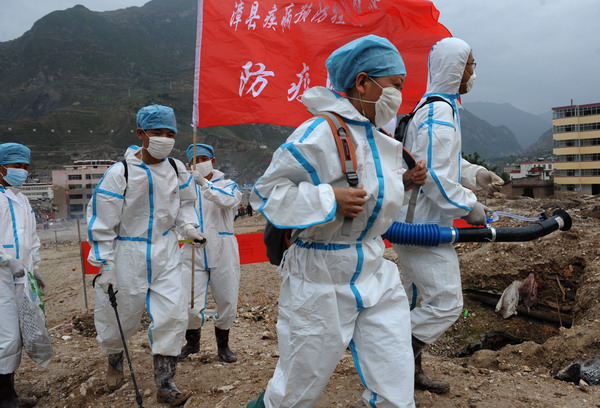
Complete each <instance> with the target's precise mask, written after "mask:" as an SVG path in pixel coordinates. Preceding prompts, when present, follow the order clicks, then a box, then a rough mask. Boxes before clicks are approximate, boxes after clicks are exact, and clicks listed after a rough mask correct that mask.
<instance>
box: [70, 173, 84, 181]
mask: <svg viewBox="0 0 600 408" xmlns="http://www.w3.org/2000/svg"><path fill="white" fill-rule="evenodd" d="M69 180H81V174H69Z"/></svg>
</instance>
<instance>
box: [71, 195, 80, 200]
mask: <svg viewBox="0 0 600 408" xmlns="http://www.w3.org/2000/svg"><path fill="white" fill-rule="evenodd" d="M69 198H70V199H71V200H81V199H82V198H83V195H82V194H71V195H70V196H69Z"/></svg>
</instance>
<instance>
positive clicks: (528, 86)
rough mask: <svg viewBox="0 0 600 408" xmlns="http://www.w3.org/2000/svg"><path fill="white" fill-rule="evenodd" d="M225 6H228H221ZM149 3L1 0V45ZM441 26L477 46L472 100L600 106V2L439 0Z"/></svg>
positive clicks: (538, 108) (543, 108)
mask: <svg viewBox="0 0 600 408" xmlns="http://www.w3.org/2000/svg"><path fill="white" fill-rule="evenodd" d="M221 1H225V0H221ZM146 2H147V0H79V1H77V0H1V3H2V5H1V6H0V41H7V40H11V39H14V38H17V37H19V36H21V35H22V34H23V33H24V32H25V31H27V30H29V29H30V28H31V26H32V25H33V23H34V22H35V21H36V20H38V19H39V18H41V17H43V16H44V15H46V14H48V13H49V12H51V11H54V10H63V9H65V8H69V7H72V6H74V5H76V4H83V5H84V6H86V7H88V8H89V9H91V10H96V11H105V10H115V9H118V8H124V7H129V6H141V5H143V4H144V3H146ZM433 2H434V4H435V5H436V7H437V8H438V9H439V10H440V12H441V15H440V21H441V22H442V23H443V24H444V25H445V26H446V27H447V28H448V29H449V30H450V32H452V34H453V35H455V36H456V37H460V38H462V39H464V40H465V41H467V42H468V43H469V44H471V46H472V47H473V54H474V56H475V60H476V61H477V64H478V65H477V83H476V86H475V87H474V88H473V91H472V92H471V94H469V95H468V96H465V97H464V98H463V100H464V102H466V103H468V102H497V103H504V102H508V103H510V104H512V105H514V106H515V107H517V108H519V109H522V110H525V111H527V112H531V113H535V114H538V113H544V112H548V111H549V110H550V108H552V107H553V106H563V105H569V104H570V102H571V99H573V103H575V104H586V103H595V102H600V75H599V71H600V28H599V27H600V24H599V22H598V17H599V16H600V0H433Z"/></svg>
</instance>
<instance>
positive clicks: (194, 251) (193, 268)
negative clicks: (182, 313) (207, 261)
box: [190, 244, 196, 309]
mask: <svg viewBox="0 0 600 408" xmlns="http://www.w3.org/2000/svg"><path fill="white" fill-rule="evenodd" d="M190 247H191V248H192V301H191V305H190V309H193V308H194V277H195V276H196V247H195V246H194V244H190Z"/></svg>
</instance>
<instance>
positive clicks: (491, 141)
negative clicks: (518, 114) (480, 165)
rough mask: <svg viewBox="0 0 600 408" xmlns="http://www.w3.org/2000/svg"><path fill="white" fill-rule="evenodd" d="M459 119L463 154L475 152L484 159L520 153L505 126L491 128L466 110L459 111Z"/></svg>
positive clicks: (514, 139) (515, 140)
mask: <svg viewBox="0 0 600 408" xmlns="http://www.w3.org/2000/svg"><path fill="white" fill-rule="evenodd" d="M460 118H461V126H462V151H463V152H464V153H474V152H477V153H479V155H480V156H481V157H482V158H484V159H490V158H496V157H503V156H511V155H516V154H520V153H521V151H522V148H521V145H520V144H519V142H518V141H517V138H516V137H515V135H514V133H513V132H511V131H510V129H508V128H507V127H506V126H492V125H491V124H490V123H488V122H487V121H485V120H482V119H480V118H478V117H477V116H475V115H473V114H472V113H471V112H470V111H469V110H468V109H463V110H461V111H460Z"/></svg>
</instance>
